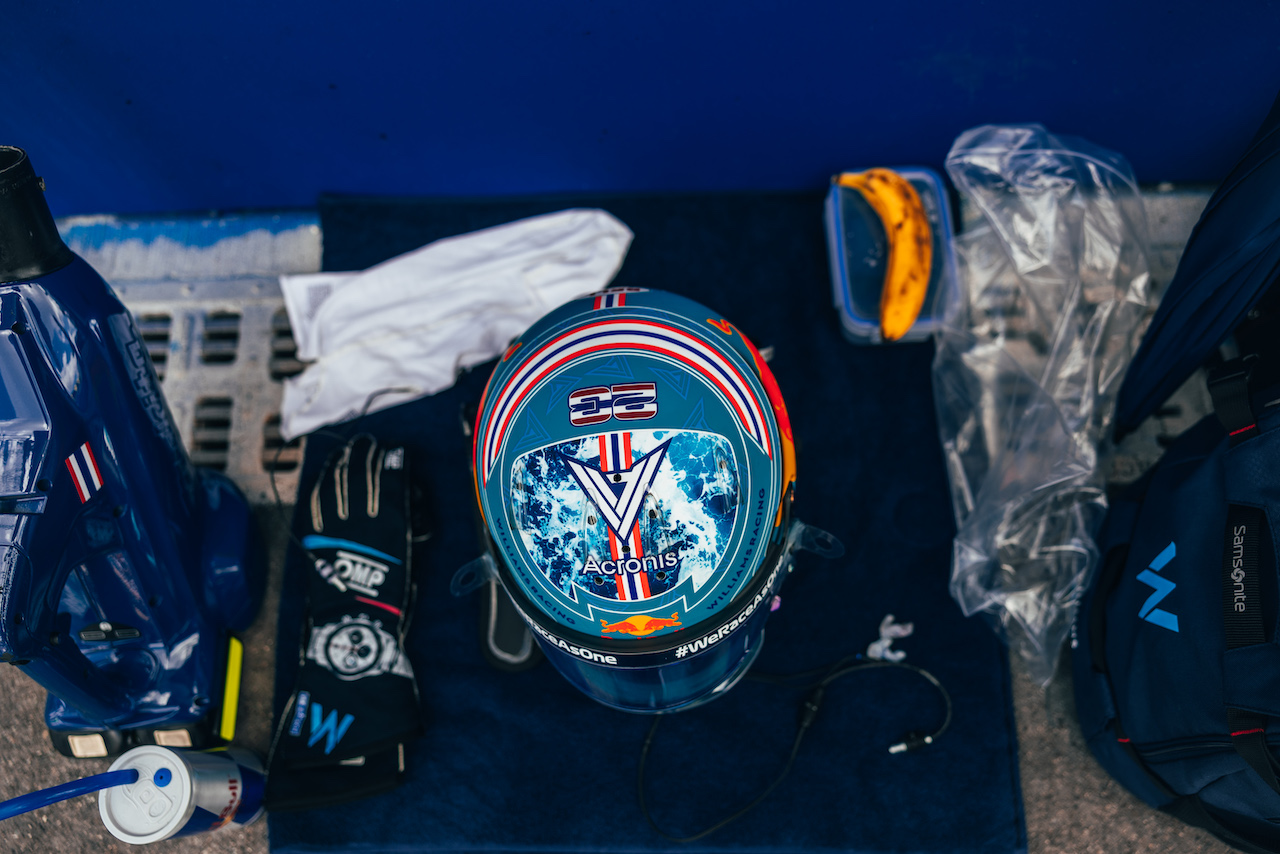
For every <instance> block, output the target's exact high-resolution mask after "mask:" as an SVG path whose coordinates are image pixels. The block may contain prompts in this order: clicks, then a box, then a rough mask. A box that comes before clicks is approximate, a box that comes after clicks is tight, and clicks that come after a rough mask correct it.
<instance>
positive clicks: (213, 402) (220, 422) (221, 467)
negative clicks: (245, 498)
mask: <svg viewBox="0 0 1280 854" xmlns="http://www.w3.org/2000/svg"><path fill="white" fill-rule="evenodd" d="M231 410H232V403H231V398H229V397H202V398H200V399H199V400H197V401H196V409H195V428H194V429H193V430H192V431H191V461H192V462H193V463H195V464H196V465H198V466H206V467H208V468H211V469H217V470H218V471H226V470H227V457H228V455H229V454H230V451H231Z"/></svg>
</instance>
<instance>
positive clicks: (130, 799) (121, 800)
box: [98, 744, 264, 845]
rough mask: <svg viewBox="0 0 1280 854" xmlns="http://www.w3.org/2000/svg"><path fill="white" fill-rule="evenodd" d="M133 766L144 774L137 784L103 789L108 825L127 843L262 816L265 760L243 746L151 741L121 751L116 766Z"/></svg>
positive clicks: (102, 809)
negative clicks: (181, 746)
mask: <svg viewBox="0 0 1280 854" xmlns="http://www.w3.org/2000/svg"><path fill="white" fill-rule="evenodd" d="M130 768H132V769H135V770H137V772H138V779H137V781H136V782H134V783H130V784H128V785H124V786H113V787H112V788H110V789H103V790H102V791H101V792H99V793H98V813H99V814H100V815H101V816H102V823H103V824H105V825H106V827H107V830H109V831H111V834H112V835H113V836H115V837H116V838H117V839H120V840H123V841H124V842H128V843H131V844H133V845H144V844H146V843H148V842H156V841H158V840H161V839H168V838H170V837H173V836H189V835H191V834H193V833H203V832H205V831H212V830H218V829H219V828H222V827H225V826H227V825H228V824H239V825H245V824H250V823H251V822H253V821H255V820H256V819H257V818H258V817H259V816H260V815H262V812H263V810H262V792H263V788H264V785H263V784H264V776H263V771H262V763H261V762H259V761H258V759H257V757H255V756H254V755H253V754H252V753H250V752H249V751H247V750H244V749H242V748H238V747H227V748H217V749H214V750H203V751H196V750H176V749H174V748H170V747H160V746H159V745H155V744H146V745H142V746H141V747H135V748H133V749H132V750H130V751H128V752H126V753H123V754H121V756H120V758H118V759H117V760H116V761H115V762H113V763H112V764H111V769H110V770H112V771H121V770H126V769H130Z"/></svg>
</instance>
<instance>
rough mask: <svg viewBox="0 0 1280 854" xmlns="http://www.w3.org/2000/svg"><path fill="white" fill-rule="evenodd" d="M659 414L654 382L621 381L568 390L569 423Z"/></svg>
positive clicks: (590, 422) (641, 417)
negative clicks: (615, 383)
mask: <svg viewBox="0 0 1280 854" xmlns="http://www.w3.org/2000/svg"><path fill="white" fill-rule="evenodd" d="M657 414H658V395H657V390H656V386H655V385H654V384H653V383H618V384H617V385H613V386H608V387H606V386H593V387H591V388H580V389H577V390H575V391H572V392H570V393H569V423H570V424H572V425H573V426H575V427H585V426H587V425H589V424H603V423H604V422H605V421H608V420H609V419H610V418H618V419H621V420H623V421H639V420H643V419H645V418H652V417H653V416H655V415H657Z"/></svg>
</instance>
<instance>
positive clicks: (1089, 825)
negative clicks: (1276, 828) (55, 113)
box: [0, 187, 1231, 854]
mask: <svg viewBox="0 0 1280 854" xmlns="http://www.w3.org/2000/svg"><path fill="white" fill-rule="evenodd" d="M1207 198H1208V193H1207V191H1190V192H1188V191H1184V190H1179V189H1174V188H1170V187H1156V188H1151V189H1150V190H1149V192H1148V195H1147V197H1146V202H1147V210H1148V216H1149V219H1150V224H1151V231H1152V248H1153V262H1154V263H1153V266H1154V268H1155V269H1154V270H1153V276H1154V278H1155V279H1156V280H1157V281H1160V282H1167V281H1168V278H1169V276H1170V275H1171V274H1172V271H1173V269H1174V266H1175V265H1176V263H1177V259H1178V257H1179V255H1180V253H1181V247H1182V245H1183V243H1185V240H1186V237H1187V235H1188V234H1189V233H1190V231H1191V227H1192V225H1194V223H1195V220H1196V218H1197V217H1198V215H1199V212H1200V210H1201V209H1202V208H1203V205H1204V203H1205V201H1207ZM316 240H318V233H317V236H316ZM73 248H77V251H80V252H81V254H82V255H86V257H88V254H89V253H88V250H86V249H85V248H84V247H78V246H75V244H74V243H73ZM304 254H305V253H304ZM310 257H311V260H309V261H305V262H303V263H301V264H300V265H299V266H296V267H295V268H293V269H292V270H291V271H293V272H305V271H306V269H305V267H306V265H307V264H311V263H315V259H318V244H317V245H316V246H314V247H312V251H311V256H310ZM90 260H91V263H94V264H95V266H97V267H98V269H99V270H100V271H102V272H103V273H104V275H106V277H107V278H108V279H109V280H110V281H112V282H113V284H115V285H116V286H117V289H118V290H120V291H122V298H123V299H125V302H126V303H129V304H130V306H131V308H134V305H133V304H132V303H130V299H131V296H136V295H137V294H138V293H140V291H138V290H137V289H136V288H135V287H134V286H133V285H132V284H129V283H127V282H126V283H125V284H124V285H123V286H122V285H121V282H120V277H119V276H118V275H115V276H113V275H112V270H111V269H110V263H111V259H110V258H108V257H105V256H101V257H93V258H90ZM135 260H136V259H135ZM104 267H105V268H106V269H104ZM131 269H137V266H136V264H134V266H133V267H131ZM117 272H119V271H117ZM267 272H271V271H267V270H258V271H257V273H256V274H264V273H267ZM277 272H285V271H277ZM183 289H184V291H183V292H184V293H186V292H189V291H190V289H191V288H190V286H188V285H183ZM197 291H198V288H197ZM166 293H168V292H166ZM238 293H243V292H238ZM168 298H169V297H168V296H166V297H165V299H168ZM240 298H241V297H237V299H240ZM135 312H137V309H136V308H135ZM264 316H269V315H264ZM174 347H175V348H176V349H175V350H174V351H173V352H175V353H178V354H179V355H180V354H181V353H182V352H184V351H183V350H182V346H181V345H180V343H179V344H175V345H174ZM254 358H257V357H256V356H255V357H251V358H250V359H249V360H248V361H253V359H254ZM264 358H265V356H264ZM183 364H184V363H182V362H181V360H177V359H174V360H171V365H170V368H169V377H168V378H167V379H166V389H165V390H166V395H167V396H170V397H171V401H172V400H175V399H176V400H179V404H178V405H177V406H175V410H178V411H180V410H181V409H182V406H183V404H182V402H181V398H180V397H179V396H178V395H176V394H175V392H176V391H178V390H176V389H171V385H172V384H173V383H174V382H176V379H175V378H177V377H181V376H183V374H182V370H183ZM185 364H187V365H188V367H190V366H191V365H194V364H195V362H190V363H185ZM1183 395H1184V397H1186V402H1185V406H1184V407H1183V409H1182V411H1180V412H1177V413H1174V414H1173V415H1170V416H1167V417H1166V418H1165V419H1164V420H1163V421H1162V422H1161V423H1154V424H1149V425H1148V427H1146V428H1144V431H1142V433H1141V434H1139V435H1137V436H1135V437H1133V438H1131V439H1130V440H1129V441H1128V442H1127V443H1126V447H1125V448H1124V449H1123V450H1124V451H1125V454H1123V455H1122V456H1121V457H1120V458H1118V459H1117V461H1116V465H1115V467H1114V468H1113V472H1115V473H1116V474H1117V476H1118V477H1119V478H1120V479H1124V480H1128V479H1132V477H1134V476H1136V472H1137V471H1138V470H1140V469H1141V468H1142V467H1143V466H1144V465H1147V464H1149V463H1150V462H1151V461H1152V460H1154V459H1155V457H1156V456H1158V454H1159V451H1160V445H1159V442H1158V441H1157V439H1158V437H1159V436H1160V435H1173V434H1176V432H1178V431H1179V430H1180V429H1182V428H1183V427H1185V426H1187V425H1189V424H1190V423H1191V422H1192V421H1193V420H1194V417H1195V414H1196V411H1197V409H1198V408H1200V407H1202V406H1203V399H1204V396H1203V392H1202V390H1198V389H1197V388H1196V387H1195V384H1194V382H1193V383H1192V384H1189V386H1188V388H1187V389H1184V392H1183ZM180 427H181V428H182V429H183V431H184V439H188V440H189V439H190V433H189V428H187V427H186V426H185V425H182V423H181V419H180ZM234 445H235V443H234V442H233V447H234ZM253 453H254V454H256V455H258V456H259V457H261V454H262V450H261V442H260V441H259V445H257V446H255V449H254V451H253ZM235 469H236V461H235V460H234V459H233V460H232V461H231V465H230V468H229V469H228V471H229V473H231V474H232V476H233V478H236V479H237V480H238V482H242V485H243V486H245V488H246V492H247V493H249V494H250V498H251V500H253V501H254V502H255V504H256V505H257V506H258V514H259V521H260V522H261V524H262V528H263V530H264V531H266V532H268V534H269V536H270V542H269V544H268V545H269V547H270V554H271V560H270V567H271V576H270V578H269V583H268V588H269V592H268V597H267V601H266V603H265V605H264V607H263V609H262V614H261V616H260V617H259V619H258V621H257V623H256V624H255V625H254V626H253V628H252V629H251V630H250V632H249V633H248V635H247V636H246V638H245V641H246V652H245V677H244V678H245V683H244V689H243V696H242V700H241V707H240V720H241V725H240V730H239V734H238V736H237V742H238V743H242V744H244V745H245V746H247V747H249V748H251V749H253V750H255V751H256V752H258V753H259V754H260V755H263V756H265V755H266V752H267V748H268V746H269V742H270V732H269V729H270V705H269V704H270V696H271V685H272V661H273V652H272V648H273V644H274V638H275V612H276V602H277V599H278V595H279V586H280V570H281V564H282V557H283V551H284V544H285V534H284V527H283V526H282V525H281V524H279V517H278V516H277V515H276V514H277V512H278V511H277V509H275V508H274V507H272V506H271V505H270V503H269V502H268V501H267V500H266V499H267V496H266V494H264V492H263V491H262V489H261V471H262V469H261V468H260V467H259V468H258V469H257V470H256V472H257V473H256V474H254V475H253V477H252V478H251V479H248V480H244V481H241V479H240V478H238V477H236V474H235ZM246 471H247V469H246ZM291 487H292V482H291V481H286V482H285V483H283V484H282V486H281V493H282V494H283V495H285V496H289V495H292V494H293V489H292V488H291ZM1012 667H1013V673H1014V699H1015V705H1016V714H1017V727H1018V742H1019V756H1020V765H1021V777H1022V790H1023V799H1024V803H1025V807H1026V817H1027V835H1028V847H1029V851H1030V852H1031V854H1120V853H1121V852H1126V854H1127V852H1140V851H1159V852H1167V854H1204V852H1224V851H1229V850H1231V849H1229V848H1228V847H1227V846H1226V845H1224V844H1222V843H1220V842H1217V841H1216V840H1215V839H1214V838H1213V837H1211V836H1209V835H1208V834H1205V833H1203V832H1201V831H1198V830H1195V829H1192V828H1189V827H1187V826H1185V825H1183V824H1181V823H1179V822H1177V821H1175V820H1173V819H1171V818H1169V817H1167V816H1165V815H1163V814H1161V813H1158V812H1156V811H1153V810H1151V809H1149V808H1148V807H1146V806H1145V805H1143V804H1142V803H1141V802H1139V801H1138V800H1137V799H1136V798H1134V797H1133V796H1131V795H1130V794H1128V793H1127V792H1126V791H1125V790H1124V789H1122V788H1121V787H1120V786H1119V785H1118V784H1116V783H1115V782H1113V781H1112V780H1111V779H1110V778H1109V777H1108V776H1107V774H1106V773H1105V772H1104V771H1103V770H1102V769H1101V768H1100V767H1099V766H1098V764H1097V763H1096V762H1095V761H1094V760H1093V758H1092V756H1091V755H1090V754H1089V752H1088V750H1087V748H1086V746H1085V744H1084V741H1083V739H1082V738H1081V736H1080V733H1079V730H1078V728H1077V726H1076V724H1075V715H1074V707H1073V700H1072V693H1071V684H1070V672H1069V668H1067V667H1060V668H1059V671H1058V675H1057V677H1056V678H1055V680H1054V681H1053V682H1052V683H1051V684H1050V686H1049V688H1048V689H1047V690H1042V689H1041V688H1040V687H1039V686H1038V685H1035V684H1034V683H1033V682H1032V681H1031V679H1030V678H1029V677H1027V675H1026V673H1025V670H1024V669H1023V666H1022V664H1021V662H1020V661H1017V660H1014V661H1013V662H1012ZM43 705H44V691H43V689H42V688H40V687H39V686H38V685H36V684H35V683H34V682H32V681H30V680H29V679H27V678H26V677H25V676H24V675H23V674H22V673H21V672H20V671H19V670H18V669H17V668H15V667H4V666H0V708H3V710H4V712H5V714H4V715H3V716H0V800H4V799H7V798H11V797H14V796H17V795H19V794H23V793H25V792H29V791H31V790H33V789H38V788H43V787H46V786H51V785H56V784H58V783H62V782H66V781H69V780H73V779H77V778H79V777H82V776H87V775H89V774H92V773H98V772H100V771H103V770H106V767H107V765H108V762H107V761H106V760H69V759H64V758H63V757H61V756H59V755H58V754H57V753H56V752H55V751H54V750H53V748H52V747H51V746H50V744H49V741H48V738H47V735H46V733H45V730H44V723H43V715H42V710H43ZM908 833H909V831H908V830H907V829H904V844H909V843H908V842H907V840H906V835H907V834H908ZM127 850H136V849H132V846H128V845H126V844H124V843H122V842H119V841H117V840H115V839H114V837H112V836H111V835H110V834H109V833H108V832H107V831H106V829H105V828H104V827H103V825H102V822H101V820H100V819H99V817H98V814H97V801H96V798H93V797H81V798H77V799H74V800H71V801H65V802H62V803H59V804H54V805H52V806H49V807H46V808H44V809H41V810H38V811H36V812H34V813H29V814H27V815H23V816H18V817H16V818H13V819H10V820H7V821H4V822H0V852H60V854H124V852H125V851H127ZM151 850H153V851H155V852H157V854H166V852H173V854H193V852H204V851H210V852H213V851H216V852H227V854H265V852H266V851H267V837H266V822H265V821H260V822H258V823H257V824H256V825H253V826H250V827H248V828H230V829H226V830H223V831H219V832H218V833H216V834H209V835H204V836H196V837H191V838H189V839H185V840H167V841H164V842H160V843H156V844H154V845H153V846H151Z"/></svg>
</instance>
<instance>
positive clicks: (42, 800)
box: [0, 768, 138, 821]
mask: <svg viewBox="0 0 1280 854" xmlns="http://www.w3.org/2000/svg"><path fill="white" fill-rule="evenodd" d="M136 782H138V769H137V768H125V769H124V770H122V771H108V772H106V773H105V774H94V775H93V776H92V777H85V778H84V779H83V780H74V781H72V782H70V783H63V784H62V785H61V786H54V787H53V788H51V789H41V790H40V791H38V792H32V793H30V794H28V795H18V797H16V798H12V799H10V800H7V801H0V821H2V820H4V819H6V818H13V817H14V816H15V815H22V814H23V813H24V812H31V811H32V810H38V809H40V807H47V806H49V804H56V803H57V802H58V801H65V800H67V799H68V798H75V797H79V796H80V795H88V794H92V793H93V792H97V791H99V790H101V789H109V788H111V787H112V786H127V785H129V784H130V783H136Z"/></svg>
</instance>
